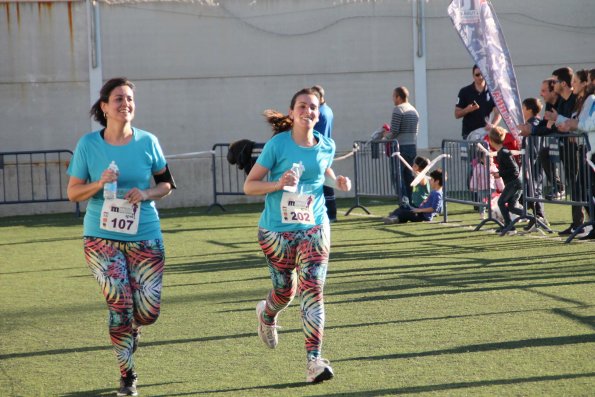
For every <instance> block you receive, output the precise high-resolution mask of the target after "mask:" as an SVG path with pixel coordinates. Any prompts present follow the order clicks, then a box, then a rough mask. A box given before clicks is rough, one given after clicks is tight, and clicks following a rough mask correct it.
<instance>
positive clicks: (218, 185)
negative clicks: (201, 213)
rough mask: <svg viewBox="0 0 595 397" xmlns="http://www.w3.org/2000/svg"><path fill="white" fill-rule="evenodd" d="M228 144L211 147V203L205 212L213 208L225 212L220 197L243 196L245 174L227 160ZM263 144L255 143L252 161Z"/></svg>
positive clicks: (258, 153) (260, 150)
mask: <svg viewBox="0 0 595 397" xmlns="http://www.w3.org/2000/svg"><path fill="white" fill-rule="evenodd" d="M229 146H230V144H229V143H216V144H215V145H213V149H212V152H213V153H212V154H211V159H212V161H211V171H212V176H213V203H211V205H209V207H208V209H207V212H211V210H212V209H213V207H219V208H220V209H221V210H222V211H226V209H225V207H223V205H222V204H221V203H219V201H218V197H220V196H244V195H245V194H244V182H245V181H246V173H245V172H244V170H240V169H239V168H238V166H237V165H232V164H230V163H229V161H228V160H227V153H228V152H229ZM263 147H264V143H255V144H254V146H253V149H252V159H253V160H254V161H256V159H257V158H258V156H259V155H260V153H261V152H262V148H263Z"/></svg>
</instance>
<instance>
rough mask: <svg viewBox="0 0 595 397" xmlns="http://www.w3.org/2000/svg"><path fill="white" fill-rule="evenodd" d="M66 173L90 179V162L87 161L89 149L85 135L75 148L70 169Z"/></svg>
mask: <svg viewBox="0 0 595 397" xmlns="http://www.w3.org/2000/svg"><path fill="white" fill-rule="evenodd" d="M66 173H67V174H68V175H70V176H72V177H75V178H79V179H82V180H85V181H87V180H89V178H90V173H89V164H88V163H87V149H86V145H85V137H83V138H81V139H80V140H79V142H78V143H77V145H76V148H75V149H74V153H73V155H72V158H71V159H70V164H69V165H68V170H67V171H66Z"/></svg>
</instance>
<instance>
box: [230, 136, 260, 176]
mask: <svg viewBox="0 0 595 397" xmlns="http://www.w3.org/2000/svg"><path fill="white" fill-rule="evenodd" d="M254 145H255V142H254V141H251V140H249V139H240V140H239V141H235V142H232V143H231V145H229V150H228V151H227V161H229V164H237V166H238V168H239V169H240V170H244V172H245V173H246V175H248V174H249V173H250V170H251V169H252V166H253V165H254V163H256V158H254V157H253V156H252V150H254Z"/></svg>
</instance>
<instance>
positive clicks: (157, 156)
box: [67, 128, 166, 241]
mask: <svg viewBox="0 0 595 397" xmlns="http://www.w3.org/2000/svg"><path fill="white" fill-rule="evenodd" d="M112 160H113V161H115V162H116V165H117V166H118V168H119V170H120V175H119V176H118V198H123V195H124V194H125V193H126V192H127V191H129V190H130V189H132V188H133V187H137V188H139V189H141V190H145V189H148V188H149V187H150V186H151V179H152V178H153V174H154V173H155V172H157V171H160V170H162V169H163V168H165V165H166V160H165V156H164V155H163V152H162V151H161V146H159V141H158V140H157V138H156V137H155V136H154V135H153V134H151V133H149V132H146V131H143V130H139V129H138V128H133V138H132V140H131V141H130V142H129V143H128V144H126V145H123V146H113V145H110V144H109V143H107V142H105V141H104V140H103V138H102V137H101V135H100V131H94V132H91V133H89V134H86V135H85V136H83V137H82V138H81V139H80V140H79V142H78V144H77V146H76V149H75V151H74V154H73V156H72V159H71V161H70V165H69V166H68V171H67V172H68V175H70V176H73V177H76V178H80V179H84V180H86V181H88V182H94V181H97V180H99V179H101V174H102V173H103V171H104V170H105V169H106V168H107V167H108V166H109V164H110V163H111V162H112ZM102 206H103V190H100V191H99V192H97V193H96V194H95V195H94V196H93V197H91V198H90V199H89V203H88V205H87V211H86V213H85V220H84V226H83V235H84V236H88V237H100V238H106V239H111V240H120V241H142V240H153V239H160V238H162V235H161V226H160V223H159V215H158V214H157V208H155V202H154V201H153V200H148V201H143V202H142V203H141V211H140V223H139V226H138V232H137V233H136V234H133V235H131V234H125V233H118V232H112V231H107V230H103V229H101V228H100V227H99V222H100V213H101V207H102Z"/></svg>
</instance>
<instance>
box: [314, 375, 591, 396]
mask: <svg viewBox="0 0 595 397" xmlns="http://www.w3.org/2000/svg"><path fill="white" fill-rule="evenodd" d="M593 377H595V372H587V373H584V374H559V375H545V376H529V377H526V378H513V379H492V380H480V381H475V382H458V383H443V384H437V385H423V386H409V387H401V388H394V389H379V390H365V391H359V392H353V393H335V394H329V393H325V394H323V395H320V396H319V397H322V396H325V397H338V396H341V397H360V396H364V395H365V396H369V397H378V396H389V395H390V396H392V395H399V394H417V393H430V392H435V391H445V390H456V389H469V388H475V387H486V386H498V385H516V384H521V383H534V382H551V381H557V380H565V379H581V378H593Z"/></svg>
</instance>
